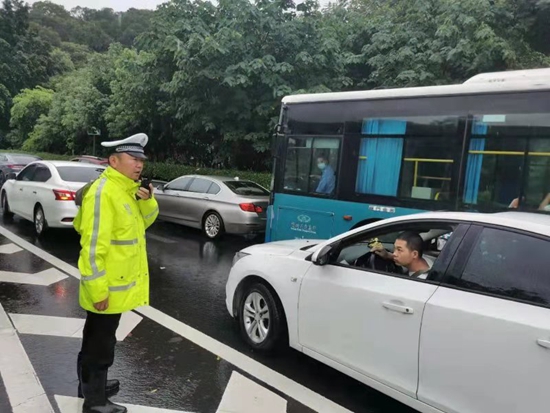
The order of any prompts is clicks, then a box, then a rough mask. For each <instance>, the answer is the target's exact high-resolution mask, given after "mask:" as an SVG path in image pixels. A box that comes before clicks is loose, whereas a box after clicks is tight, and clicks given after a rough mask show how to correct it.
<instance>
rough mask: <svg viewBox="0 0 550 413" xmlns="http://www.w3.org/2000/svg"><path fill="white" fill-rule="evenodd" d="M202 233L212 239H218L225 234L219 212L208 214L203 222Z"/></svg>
mask: <svg viewBox="0 0 550 413" xmlns="http://www.w3.org/2000/svg"><path fill="white" fill-rule="evenodd" d="M202 232H203V233H204V235H206V236H207V237H208V238H210V239H218V238H220V237H221V236H222V235H223V234H224V232H225V226H224V224H223V219H222V217H221V216H220V214H218V213H217V212H214V211H211V212H208V213H206V215H205V216H204V219H203V220H202Z"/></svg>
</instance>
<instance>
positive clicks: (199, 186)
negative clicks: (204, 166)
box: [189, 178, 212, 194]
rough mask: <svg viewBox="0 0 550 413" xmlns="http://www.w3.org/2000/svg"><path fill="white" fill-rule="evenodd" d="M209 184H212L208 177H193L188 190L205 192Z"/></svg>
mask: <svg viewBox="0 0 550 413" xmlns="http://www.w3.org/2000/svg"><path fill="white" fill-rule="evenodd" d="M210 185H212V181H209V180H208V179H202V178H195V179H193V182H191V186H190V187H189V192H196V193H199V194H205V193H206V192H207V191H208V189H209V188H210Z"/></svg>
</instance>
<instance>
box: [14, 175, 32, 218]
mask: <svg viewBox="0 0 550 413" xmlns="http://www.w3.org/2000/svg"><path fill="white" fill-rule="evenodd" d="M35 170H36V164H31V165H28V166H27V167H25V168H24V169H23V170H22V171H21V172H19V174H18V175H17V177H16V179H15V182H14V184H13V188H12V191H11V192H12V193H11V194H8V201H9V204H10V209H11V210H12V212H13V213H15V214H17V215H19V216H22V217H25V218H29V216H28V214H26V213H25V210H26V208H25V204H26V203H28V202H31V199H32V198H31V195H32V189H31V185H32V178H33V176H34V172H35Z"/></svg>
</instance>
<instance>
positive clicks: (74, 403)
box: [54, 395, 190, 413]
mask: <svg viewBox="0 0 550 413" xmlns="http://www.w3.org/2000/svg"><path fill="white" fill-rule="evenodd" d="M54 398H55V401H56V403H57V405H58V406H59V410H60V411H61V413H77V412H81V411H82V404H83V403H84V400H83V399H79V398H77V397H67V396H58V395H55V396H54ZM117 404H121V405H122V406H125V407H126V408H127V409H128V411H129V412H131V413H185V412H183V411H181V410H168V409H159V408H156V407H146V406H136V405H134V404H126V403H117ZM188 413H190V412H188Z"/></svg>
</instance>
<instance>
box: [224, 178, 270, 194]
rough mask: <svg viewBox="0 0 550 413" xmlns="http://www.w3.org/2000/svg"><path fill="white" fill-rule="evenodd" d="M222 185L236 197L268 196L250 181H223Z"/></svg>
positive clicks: (262, 189) (267, 192)
mask: <svg viewBox="0 0 550 413" xmlns="http://www.w3.org/2000/svg"><path fill="white" fill-rule="evenodd" d="M224 184H225V185H226V186H227V187H228V188H229V189H231V190H232V191H233V192H235V193H236V194H237V195H262V196H268V195H269V191H267V190H265V189H264V188H262V187H261V186H260V185H258V184H256V183H254V182H251V181H224Z"/></svg>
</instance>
